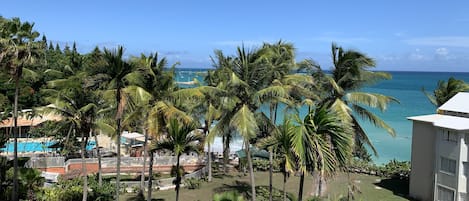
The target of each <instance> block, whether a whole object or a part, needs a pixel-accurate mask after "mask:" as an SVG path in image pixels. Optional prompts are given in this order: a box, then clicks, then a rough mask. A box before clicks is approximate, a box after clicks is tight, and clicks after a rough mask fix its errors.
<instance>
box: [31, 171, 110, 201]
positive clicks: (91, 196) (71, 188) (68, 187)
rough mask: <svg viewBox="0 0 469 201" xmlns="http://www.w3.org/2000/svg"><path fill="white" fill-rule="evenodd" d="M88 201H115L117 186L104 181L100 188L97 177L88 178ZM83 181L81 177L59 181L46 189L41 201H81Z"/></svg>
mask: <svg viewBox="0 0 469 201" xmlns="http://www.w3.org/2000/svg"><path fill="white" fill-rule="evenodd" d="M88 182H89V183H88V187H89V188H90V189H91V191H90V192H89V193H88V200H101V201H112V200H114V198H113V196H114V192H115V185H114V184H111V183H110V182H109V181H104V182H103V184H102V186H101V187H99V185H98V181H97V178H96V177H95V176H89V177H88ZM82 185H83V180H82V178H81V177H78V178H74V179H71V180H62V179H59V182H58V183H57V184H56V185H55V186H53V187H50V188H44V191H43V193H41V195H40V196H39V200H43V201H81V200H82V198H83V197H82V196H83V192H82V190H83V188H82Z"/></svg>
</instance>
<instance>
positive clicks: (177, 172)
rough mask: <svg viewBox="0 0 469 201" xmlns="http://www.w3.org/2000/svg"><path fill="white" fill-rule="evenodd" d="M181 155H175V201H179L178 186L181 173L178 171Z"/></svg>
mask: <svg viewBox="0 0 469 201" xmlns="http://www.w3.org/2000/svg"><path fill="white" fill-rule="evenodd" d="M180 157H181V154H178V155H177V163H176V201H179V185H181V173H180V171H179V158H180Z"/></svg>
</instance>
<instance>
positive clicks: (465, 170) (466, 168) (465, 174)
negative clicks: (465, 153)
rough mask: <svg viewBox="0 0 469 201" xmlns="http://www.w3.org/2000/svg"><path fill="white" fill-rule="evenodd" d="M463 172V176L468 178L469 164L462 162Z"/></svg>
mask: <svg viewBox="0 0 469 201" xmlns="http://www.w3.org/2000/svg"><path fill="white" fill-rule="evenodd" d="M462 165H463V170H464V176H466V177H468V176H469V163H468V162H463V163H462Z"/></svg>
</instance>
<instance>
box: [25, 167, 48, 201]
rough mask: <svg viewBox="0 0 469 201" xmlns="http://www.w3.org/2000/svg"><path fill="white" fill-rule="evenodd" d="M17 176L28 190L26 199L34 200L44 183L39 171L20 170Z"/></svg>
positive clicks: (30, 169)
mask: <svg viewBox="0 0 469 201" xmlns="http://www.w3.org/2000/svg"><path fill="white" fill-rule="evenodd" d="M19 176H20V180H21V182H22V183H23V185H24V186H25V187H26V189H28V190H27V191H28V199H29V200H35V195H36V192H37V191H38V189H40V188H41V187H42V186H43V185H44V182H45V179H44V177H42V176H41V171H39V170H37V169H32V168H21V169H20V174H19Z"/></svg>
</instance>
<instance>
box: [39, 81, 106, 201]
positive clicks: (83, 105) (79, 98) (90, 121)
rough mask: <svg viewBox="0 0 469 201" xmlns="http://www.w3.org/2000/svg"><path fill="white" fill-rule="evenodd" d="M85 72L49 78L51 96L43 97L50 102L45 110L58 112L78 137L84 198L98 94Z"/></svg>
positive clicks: (85, 197)
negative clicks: (87, 156) (87, 157)
mask: <svg viewBox="0 0 469 201" xmlns="http://www.w3.org/2000/svg"><path fill="white" fill-rule="evenodd" d="M86 76H87V75H86V73H84V72H80V73H76V74H75V75H73V76H70V77H68V78H65V79H58V80H53V81H49V82H48V85H49V87H50V88H51V90H49V93H50V94H51V96H49V97H47V98H46V100H47V101H48V102H49V103H50V105H48V106H46V107H45V108H42V109H43V111H42V112H44V113H49V112H52V113H55V114H57V115H60V116H61V118H62V121H65V122H67V123H68V124H69V125H70V130H71V131H72V132H73V134H74V135H73V136H74V137H76V136H77V135H79V136H80V137H81V146H80V147H81V149H80V153H81V158H82V176H83V200H84V201H85V200H86V199H87V197H88V174H87V170H86V164H85V154H86V144H87V142H88V138H89V135H90V133H91V131H92V129H93V128H94V127H95V119H96V114H97V108H98V107H97V103H98V98H97V96H96V94H95V93H93V92H92V91H91V90H90V89H89V88H88V84H87V83H86V79H85V78H86Z"/></svg>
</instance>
